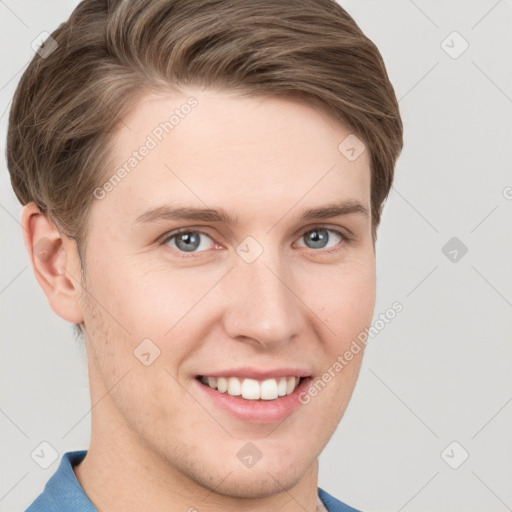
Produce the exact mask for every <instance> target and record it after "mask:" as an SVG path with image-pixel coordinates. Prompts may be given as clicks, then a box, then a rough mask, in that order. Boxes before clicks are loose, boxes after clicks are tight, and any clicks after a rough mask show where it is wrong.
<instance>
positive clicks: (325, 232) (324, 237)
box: [162, 226, 350, 257]
mask: <svg viewBox="0 0 512 512" xmlns="http://www.w3.org/2000/svg"><path fill="white" fill-rule="evenodd" d="M329 233H334V235H335V237H334V243H333V244H331V245H328V244H329V243H330V242H331V238H332V236H331V235H329ZM300 239H305V240H308V242H307V243H308V244H310V245H306V247H308V248H310V249H314V250H315V252H326V253H331V252H335V251H338V250H340V249H341V246H343V245H344V244H345V243H348V242H350V239H349V238H348V236H346V235H344V234H343V233H342V232H341V231H338V230H337V229H330V228H326V227H322V226H316V227H314V228H313V229H309V230H308V231H306V232H305V233H303V234H302V236H301V237H300ZM208 240H209V241H210V243H208ZM162 245H166V246H169V247H170V248H171V249H173V251H174V252H175V253H177V254H178V255H179V256H182V257H187V256H186V254H187V253H189V254H190V255H191V256H194V255H195V254H196V253H198V252H199V253H200V252H204V251H207V250H208V249H211V248H213V247H214V246H215V242H214V241H213V240H212V238H211V237H210V236H208V235H207V234H206V233H203V232H202V231H198V230H195V229H181V230H178V231H174V232H171V233H170V234H169V235H168V236H167V237H166V238H165V239H164V240H163V242H162Z"/></svg>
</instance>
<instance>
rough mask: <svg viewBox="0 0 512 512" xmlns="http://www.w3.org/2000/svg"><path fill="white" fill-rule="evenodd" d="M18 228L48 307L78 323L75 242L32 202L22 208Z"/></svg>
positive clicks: (80, 321) (79, 321)
mask: <svg viewBox="0 0 512 512" xmlns="http://www.w3.org/2000/svg"><path fill="white" fill-rule="evenodd" d="M21 226H22V228H23V239H24V242H25V247H26V249H27V252H28V256H29V259H30V262H31V264H32V268H33V270H34V274H35V276H36V279H37V281H38V283H39V285H40V286H41V288H42V289H43V292H44V293H45V295H46V297H47V299H48V302H49V304H50V307H51V308H52V309H53V311H54V312H55V313H57V315H59V316H60V317H61V318H63V319H64V320H67V321H68V322H72V323H75V324H79V323H82V322H83V314H82V311H81V309H80V303H79V298H80V294H81V291H82V290H81V285H80V279H81V272H80V259H79V258H78V252H77V249H76V243H75V242H74V240H71V239H69V238H68V237H66V236H65V235H64V234H61V233H60V231H59V230H58V229H57V228H56V227H55V226H54V225H53V224H52V222H51V221H50V220H49V219H48V216H47V215H46V214H44V213H42V212H41V211H40V210H39V208H38V206H37V205H36V204H35V203H34V202H31V203H28V204H27V205H25V206H23V208H22V211H21Z"/></svg>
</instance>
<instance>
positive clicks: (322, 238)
mask: <svg viewBox="0 0 512 512" xmlns="http://www.w3.org/2000/svg"><path fill="white" fill-rule="evenodd" d="M329 233H334V234H335V235H336V237H337V238H338V241H337V242H336V243H335V244H334V246H333V245H331V246H327V245H326V244H327V243H328V242H330V240H331V236H330V235H329ZM336 237H335V241H336ZM301 239H305V240H309V241H311V246H307V247H309V248H310V249H326V248H328V249H330V248H331V247H335V246H336V245H339V243H340V240H341V241H346V237H345V236H344V235H343V234H342V233H341V232H340V231H338V230H336V229H328V228H323V227H320V226H317V227H315V228H313V229H310V230H309V231H307V232H306V233H304V234H303V235H302V237H301ZM327 252H331V251H327Z"/></svg>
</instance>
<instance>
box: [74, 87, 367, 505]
mask: <svg viewBox="0 0 512 512" xmlns="http://www.w3.org/2000/svg"><path fill="white" fill-rule="evenodd" d="M191 96H193V97H194V98H195V101H194V100H190V99H189V98H190V97H191ZM187 100H188V105H189V106H190V108H186V107H183V106H184V105H185V104H187ZM175 109H178V114H179V115H177V117H175V118H174V120H173V121H172V122H173V123H174V124H173V126H172V128H169V125H165V121H168V120H169V117H170V115H171V114H172V112H173V111H175ZM177 119H179V121H176V120H177ZM123 121H124V123H122V124H121V128H120V129H119V131H118V132H116V135H115V139H114V141H115V144H114V148H113V151H114V157H115V158H114V160H115V161H116V162H117V167H116V168H115V169H113V172H112V174H111V176H112V175H114V174H115V172H116V170H117V169H119V168H121V167H122V166H123V165H124V164H125V163H126V162H127V161H128V159H129V158H130V157H133V155H134V151H136V152H137V155H138V156H135V157H134V158H135V160H136V164H135V160H132V161H131V164H132V167H130V165H128V166H127V167H125V171H126V169H129V172H120V173H118V174H117V176H118V178H119V179H116V178H114V179H113V180H111V181H110V182H109V183H110V185H108V184H107V185H105V186H104V187H102V188H101V190H100V189H96V192H95V194H96V197H97V199H95V201H94V204H93V207H92V209H91V214H90V222H89V226H88V245H87V248H86V252H85V259H86V266H87V282H86V283H85V284H84V286H85V288H86V289H87V293H84V294H83V297H82V300H81V301H80V302H81V306H80V307H81V310H82V313H83V319H84V324H85V330H86V341H87V349H88V355H89V373H90V379H91V393H92V401H93V403H94V402H95V401H97V400H100V399H101V398H102V397H104V396H105V394H106V393H107V390H111V391H110V394H109V395H108V396H107V398H105V399H101V401H100V402H99V404H98V406H97V407H95V408H94V409H93V437H94V436H96V438H98V437H102V438H103V439H108V443H109V446H111V447H112V446H114V447H118V446H119V449H120V450H121V451H124V452H127V451H128V450H129V449H130V450H131V453H137V454H138V455H140V456H146V460H150V459H151V460H152V461H159V464H161V466H162V467H165V468H167V469H168V470H169V471H174V472H176V474H179V475H181V477H182V478H183V479H184V480H183V481H189V482H190V481H191V482H195V483H198V484H200V485H203V486H206V487H207V488H210V489H216V491H217V492H220V493H222V494H225V495H232V496H244V497H263V496H267V495H270V494H273V493H276V492H281V491H282V490H283V488H284V489H290V488H292V487H293V486H294V485H296V484H297V483H298V482H299V481H300V480H301V479H302V478H303V477H304V476H305V475H306V474H307V473H308V471H311V468H312V467H313V466H314V464H315V463H316V460H317V457H318V455H319V454H320V452H321V450H322V449H323V447H324V446H325V444H326V443H327V441H328V440H329V438H330V437H331V435H332V434H333V432H334V430H335V429H336V426H337V425H338V423H339V421H340V419H341V417H342V415H343V413H344V411H345V409H346V407H347V404H348V401H349V399H350V396H351V394H352V391H353V388H354V385H355V383H356V380H357V375H358V372H359V368H360V364H361V358H362V354H363V351H360V352H359V353H358V354H357V355H355V356H354V358H353V359H352V361H350V363H349V364H347V365H346V366H345V367H344V368H343V369H342V370H341V371H338V372H334V377H332V378H331V379H330V381H329V382H327V383H326V384H325V385H324V386H323V387H321V388H319V389H320V390H319V391H318V392H317V393H316V396H314V397H312V396H310V395H307V396H309V400H307V403H303V402H306V400H304V397H305V396H306V392H307V390H308V389H309V387H310V386H311V385H312V383H313V382H314V381H315V380H316V379H321V378H322V375H323V374H324V373H325V372H327V371H328V369H329V368H332V367H333V365H334V364H335V362H336V361H337V358H338V356H341V355H343V354H344V353H345V351H346V350H347V349H348V348H349V346H350V344H351V342H352V341H353V340H354V339H355V338H356V337H357V335H358V334H359V333H360V332H361V331H363V330H364V329H365V328H366V327H368V326H369V325H370V323H371V318H372V314H373V309H374V304H375V253H374V247H373V243H372V236H371V217H370V215H369V214H370V164H369V155H368V154H367V153H368V152H367V151H363V153H362V154H361V155H360V156H359V157H358V158H357V159H355V160H353V159H348V158H346V157H345V156H344V154H342V152H340V150H339V149H338V146H339V145H340V143H341V142H342V141H343V140H344V139H345V138H346V137H347V136H349V135H350V134H351V131H350V129H348V128H347V127H345V126H343V125H342V124H340V123H339V122H336V121H335V120H333V119H331V118H328V117H327V116H326V115H325V114H322V113H319V112H318V111H317V110H315V109H313V108H311V107H309V106H307V105H305V104H302V103H299V102H296V101H293V100H291V99H279V98H271V99H269V98H267V99H261V98H258V99H248V98H239V97H236V96H234V95H233V94H228V93H227V92H223V91H208V90H206V91H200V90H199V89H187V90H186V92H184V93H183V94H182V95H178V94H177V93H172V94H171V93H169V94H158V95H157V94H150V95H149V94H148V95H146V96H144V97H143V98H142V99H141V101H140V103H139V104H138V105H137V107H136V108H135V109H134V110H133V111H132V112H131V113H130V114H129V115H128V116H127V117H126V118H125V119H124V120H123ZM161 123H164V124H161ZM162 126H163V127H164V128H162ZM165 128H167V131H166V129H165ZM144 145H145V146H146V147H147V148H148V150H147V151H145V150H141V149H140V148H141V147H142V146H144ZM143 154H144V155H143ZM108 178H110V176H108V177H107V180H108ZM107 180H105V182H106V181H107ZM105 182H104V183H105ZM341 203H346V204H345V206H347V205H349V206H350V205H352V208H350V207H349V208H345V210H344V211H342V212H341V214H337V213H339V212H336V211H334V210H330V211H328V212H326V211H324V212H323V213H324V215H323V216H322V215H320V213H321V212H318V211H317V210H318V209H324V208H326V207H328V206H339V205H340V204H341ZM358 203H359V205H360V207H355V208H354V207H353V206H354V205H356V204H358ZM176 209H179V210H180V211H179V212H178V213H177V212H174V213H173V211H172V210H176ZM196 209H199V210H204V209H207V210H209V211H207V212H206V213H205V212H203V213H202V214H200V213H197V212H195V210H196ZM364 209H366V211H367V212H368V215H365V214H364ZM314 211H316V214H315V212H314ZM307 212H309V214H307ZM92 297H94V299H93V298H92ZM331 374H332V370H331ZM201 377H205V378H204V379H201ZM208 377H209V379H208ZM291 377H297V379H296V381H295V382H294V379H292V378H291ZM299 377H300V380H299V379H298V378H299ZM205 382H208V383H209V384H205ZM210 384H211V385H212V386H213V387H210ZM215 386H216V387H217V388H220V389H214V387H215ZM296 386H298V387H297V388H295V387H296ZM226 388H227V389H226ZM240 392H241V393H242V395H243V396H236V394H237V393H238V394H240ZM287 393H288V394H287ZM281 395H283V396H281ZM244 396H245V398H244ZM262 396H263V398H262ZM301 397H302V400H301V399H300V398H301ZM228 475H229V478H227V476H228Z"/></svg>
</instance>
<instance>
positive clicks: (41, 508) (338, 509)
mask: <svg viewBox="0 0 512 512" xmlns="http://www.w3.org/2000/svg"><path fill="white" fill-rule="evenodd" d="M86 453H87V450H79V451H75V452H66V453H65V454H64V455H63V456H62V459H61V461H60V465H59V467H58V468H57V471H55V473H54V474H53V476H52V477H51V478H50V479H49V480H48V482H47V483H46V486H45V488H44V490H43V492H42V493H41V494H40V495H39V496H38V497H37V498H36V500H35V501H34V502H33V503H32V504H31V505H30V506H29V507H28V508H27V509H26V510H25V512H98V511H97V510H96V509H95V508H94V505H93V504H92V503H91V501H90V500H89V498H88V497H87V495H86V494H85V492H84V490H83V489H82V486H81V485H80V482H79V481H78V480H77V478H76V476H75V472H74V471H73V466H76V465H77V464H78V463H79V462H81V461H82V459H83V458H84V457H85V455H86ZM318 496H319V497H320V499H321V500H322V502H323V504H324V505H325V508H327V510H328V511H329V512H359V511H358V510H356V509H355V508H352V507H349V506H348V505H345V503H342V502H341V501H338V500H337V499H336V498H333V497H332V496H331V495H330V494H328V493H326V492H325V491H324V490H322V489H320V488H318Z"/></svg>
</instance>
